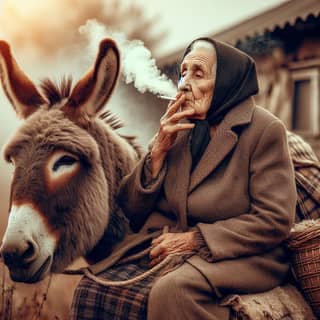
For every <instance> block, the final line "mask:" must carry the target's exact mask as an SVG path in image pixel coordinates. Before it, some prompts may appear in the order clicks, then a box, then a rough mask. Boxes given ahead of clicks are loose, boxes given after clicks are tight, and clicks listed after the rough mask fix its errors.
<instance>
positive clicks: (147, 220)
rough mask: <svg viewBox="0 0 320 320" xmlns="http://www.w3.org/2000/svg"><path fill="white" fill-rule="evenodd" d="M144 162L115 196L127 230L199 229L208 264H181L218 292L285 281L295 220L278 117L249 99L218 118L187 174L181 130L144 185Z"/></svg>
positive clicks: (196, 261) (184, 137) (188, 157)
mask: <svg viewBox="0 0 320 320" xmlns="http://www.w3.org/2000/svg"><path fill="white" fill-rule="evenodd" d="M145 159H146V158H145ZM145 159H142V161H141V162H140V163H139V164H138V166H137V167H136V169H135V170H134V171H133V172H132V173H131V174H130V175H129V176H127V177H126V178H125V179H124V181H123V184H122V188H121V190H120V196H119V199H120V204H121V206H122V208H123V210H124V212H125V213H126V215H127V216H128V218H129V219H130V221H131V224H132V226H133V227H134V229H136V230H138V229H140V227H141V226H143V225H144V226H143V228H142V229H141V230H140V235H141V236H142V234H143V233H144V232H145V231H146V230H148V229H149V230H150V228H151V229H153V228H156V229H157V228H161V227H162V226H163V225H165V224H169V225H172V226H173V225H175V224H176V223H178V229H179V230H187V228H188V227H191V226H196V227H198V228H199V229H200V231H201V233H202V235H203V237H204V239H205V241H206V243H207V245H208V248H209V249H210V251H211V253H212V256H213V257H214V262H211V263H209V262H207V261H205V260H203V259H201V258H200V257H199V256H196V255H195V256H193V257H191V258H190V259H189V260H188V262H189V263H190V264H192V265H193V266H194V267H195V268H196V269H197V270H198V271H200V272H201V273H202V274H203V275H204V276H205V277H206V279H207V280H208V281H209V283H210V284H211V285H212V286H213V287H214V288H218V289H219V290H221V292H230V291H232V292H259V291H265V290H268V289H271V288H273V287H275V286H276V285H278V284H280V283H281V282H282V281H283V280H284V278H285V276H286V274H287V271H288V263H287V255H286V252H285V250H284V249H283V246H282V244H281V243H282V242H283V241H284V240H285V239H286V238H287V236H288V234H289V230H290V228H291V226H292V224H293V221H294V212H295V205H296V189H295V182H294V173H293V167H292V164H291V160H290V156H289V151H288V146H287V140H286V130H285V127H284V125H283V124H282V122H281V121H280V120H278V119H277V118H276V117H274V116H273V115H272V114H270V113H269V112H268V111H266V110H265V109H263V108H260V107H257V106H256V105H255V103H254V100H253V99H252V98H249V99H247V100H245V101H244V102H242V103H241V104H239V105H238V106H237V107H235V108H234V109H232V110H231V111H230V112H229V113H228V114H227V115H226V116H225V118H224V120H223V121H222V122H221V123H220V125H219V126H218V128H217V131H216V133H215V136H214V137H213V139H212V140H211V142H210V144H209V145H208V147H207V150H206V151H205V153H204V155H203V157H202V159H201V160H200V162H199V163H198V166H197V167H196V168H195V170H194V171H193V172H192V174H191V175H190V166H191V154H190V151H189V145H188V133H187V132H183V133H181V134H180V135H179V136H178V138H177V140H176V143H175V145H174V146H173V148H172V149H171V150H170V152H169V154H168V156H167V159H166V163H165V165H164V167H163V168H162V171H161V172H160V174H159V176H158V178H157V179H156V181H152V183H151V184H149V185H148V186H147V187H144V186H143V184H142V183H141V180H142V174H143V170H145V167H144V166H145ZM138 237H139V236H138Z"/></svg>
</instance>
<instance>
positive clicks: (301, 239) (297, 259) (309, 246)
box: [288, 219, 320, 318]
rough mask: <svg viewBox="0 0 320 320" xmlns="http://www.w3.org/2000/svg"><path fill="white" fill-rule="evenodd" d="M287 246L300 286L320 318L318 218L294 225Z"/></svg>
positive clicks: (319, 232) (319, 223) (319, 226)
mask: <svg viewBox="0 0 320 320" xmlns="http://www.w3.org/2000/svg"><path fill="white" fill-rule="evenodd" d="M288 247H289V248H290V250H291V251H292V258H291V262H292V267H293V272H294V274H295V277H296V279H297V281H298V284H299V285H300V288H301V290H302V292H303V294H304V296H305V298H306V300H307V301H308V303H309V304H310V306H311V307H312V309H313V311H314V313H315V315H316V316H317V317H318V318H320V220H319V219H318V220H309V221H304V222H302V223H300V224H299V225H296V226H295V228H294V229H293V230H292V232H291V236H290V239H289V241H288Z"/></svg>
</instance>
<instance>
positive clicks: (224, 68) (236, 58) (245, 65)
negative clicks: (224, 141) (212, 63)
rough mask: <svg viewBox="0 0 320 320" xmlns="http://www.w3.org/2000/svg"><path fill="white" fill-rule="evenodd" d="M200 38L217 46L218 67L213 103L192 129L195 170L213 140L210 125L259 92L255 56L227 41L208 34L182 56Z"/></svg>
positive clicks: (216, 122)
mask: <svg viewBox="0 0 320 320" xmlns="http://www.w3.org/2000/svg"><path fill="white" fill-rule="evenodd" d="M200 40H203V41H207V42H210V43H212V44H213V45H214V47H215V50H216V56H217V70H216V79H215V85H214V89H213V97H212V101H211V106H210V108H209V110H208V112H207V115H206V119H205V120H194V121H193V122H194V123H195V127H194V128H193V129H192V132H191V142H190V143H191V146H190V148H191V154H192V170H193V169H194V168H195V166H196V165H197V163H198V162H199V160H200V159H201V157H202V155H203V153H204V151H205V150H206V148H207V146H208V144H209V142H210V126H212V125H216V124H218V123H220V122H221V120H222V119H223V118H224V116H225V115H226V114H227V113H228V112H229V111H230V110H231V109H232V108H233V107H235V106H236V105H237V104H239V103H240V102H241V101H243V100H245V99H246V98H248V97H250V96H252V95H255V94H256V93H257V92H258V91H259V88H258V81H257V73H256V68H255V63H254V61H253V59H252V58H251V57H249V56H248V55H247V54H245V53H244V52H242V51H240V50H238V49H236V48H234V47H231V46H229V45H227V44H225V43H222V42H219V41H217V40H213V39H210V38H205V37H204V38H198V39H195V40H194V41H192V42H191V43H190V44H189V46H188V47H187V49H186V50H185V52H184V54H183V58H184V57H185V56H186V55H187V54H188V53H189V52H190V51H191V50H192V46H193V44H194V43H195V42H197V41H200Z"/></svg>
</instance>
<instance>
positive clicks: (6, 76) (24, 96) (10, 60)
mask: <svg viewBox="0 0 320 320" xmlns="http://www.w3.org/2000/svg"><path fill="white" fill-rule="evenodd" d="M0 77H1V83H2V87H3V90H4V92H5V94H6V96H7V97H8V99H9V101H10V102H11V104H12V106H13V108H14V109H15V111H16V113H17V114H18V116H19V117H21V118H27V117H28V116H29V115H30V114H32V113H33V112H35V111H36V110H38V108H39V106H40V105H42V104H43V103H45V99H44V98H43V96H42V95H41V94H40V92H39V91H38V90H37V87H36V86H35V85H34V84H33V82H32V81H31V80H30V79H29V78H28V77H27V76H26V75H25V73H24V72H23V71H22V70H21V69H20V68H19V66H18V64H17V62H16V60H15V59H14V57H13V56H12V54H11V50H10V46H9V44H8V43H7V42H5V41H2V40H0Z"/></svg>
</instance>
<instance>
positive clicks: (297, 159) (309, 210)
mask: <svg viewBox="0 0 320 320" xmlns="http://www.w3.org/2000/svg"><path fill="white" fill-rule="evenodd" d="M288 143H289V149H290V154H291V157H292V161H293V164H294V169H295V179H296V186H297V193H298V201H297V210H296V222H299V221H301V220H304V219H318V218H320V162H319V160H318V158H317V156H316V155H315V153H314V151H313V150H312V148H311V146H310V145H309V144H308V143H307V142H305V141H304V140H303V139H302V138H301V137H300V136H298V135H296V134H294V133H292V132H289V131H288Z"/></svg>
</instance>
